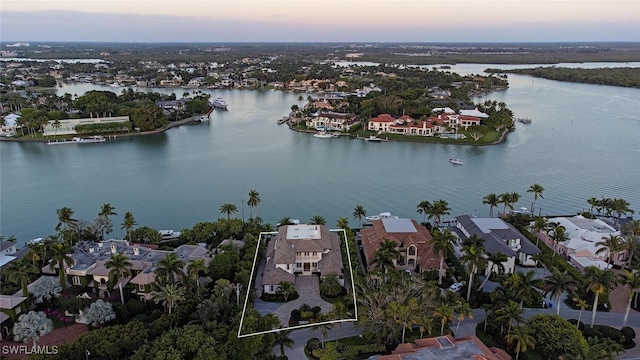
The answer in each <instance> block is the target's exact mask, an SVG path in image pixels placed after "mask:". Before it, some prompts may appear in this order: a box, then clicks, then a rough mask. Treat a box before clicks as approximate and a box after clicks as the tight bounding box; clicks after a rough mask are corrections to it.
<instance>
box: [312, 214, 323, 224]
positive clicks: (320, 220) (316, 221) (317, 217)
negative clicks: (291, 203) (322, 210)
mask: <svg viewBox="0 0 640 360" xmlns="http://www.w3.org/2000/svg"><path fill="white" fill-rule="evenodd" d="M310 221H311V222H310V224H311V225H326V224H327V220H326V219H325V218H324V216H321V215H314V216H313V217H312V218H311V219H310Z"/></svg>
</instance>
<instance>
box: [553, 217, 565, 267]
mask: <svg viewBox="0 0 640 360" xmlns="http://www.w3.org/2000/svg"><path fill="white" fill-rule="evenodd" d="M566 230H567V229H566V228H565V227H564V226H562V225H560V223H554V226H553V230H551V234H549V235H550V236H551V239H552V240H553V253H552V255H551V262H552V263H553V258H554V257H555V256H556V252H558V250H557V248H556V245H557V244H559V243H561V242H564V241H566V240H569V235H567V233H566Z"/></svg>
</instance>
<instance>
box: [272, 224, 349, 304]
mask: <svg viewBox="0 0 640 360" xmlns="http://www.w3.org/2000/svg"><path fill="white" fill-rule="evenodd" d="M343 271H344V265H343V263H342V252H341V250H340V237H339V236H338V234H336V233H333V232H330V231H329V228H327V227H326V226H325V225H307V224H296V225H284V226H280V227H279V228H278V234H277V235H276V236H275V237H273V238H271V239H270V240H269V241H268V244H267V253H266V264H265V268H264V274H263V276H262V286H263V292H265V293H267V294H275V293H276V291H277V290H278V284H279V283H280V282H282V281H286V282H290V283H292V284H294V285H295V283H296V276H304V275H319V276H320V277H321V278H322V277H324V276H327V275H336V276H338V278H339V279H340V282H341V284H342V285H344V274H343Z"/></svg>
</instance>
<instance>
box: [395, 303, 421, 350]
mask: <svg viewBox="0 0 640 360" xmlns="http://www.w3.org/2000/svg"><path fill="white" fill-rule="evenodd" d="M418 308H419V306H418V301H417V300H416V299H415V298H413V299H409V301H408V303H407V304H406V305H404V304H401V303H399V302H397V301H392V302H391V304H389V308H388V309H387V312H388V314H389V316H391V317H392V318H393V320H394V321H395V323H396V324H398V325H401V326H402V343H404V337H405V334H406V331H407V329H409V330H411V327H412V326H413V324H414V323H415V315H414V314H415V312H416V311H418Z"/></svg>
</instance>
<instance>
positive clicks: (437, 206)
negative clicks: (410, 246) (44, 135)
mask: <svg viewBox="0 0 640 360" xmlns="http://www.w3.org/2000/svg"><path fill="white" fill-rule="evenodd" d="M428 210H429V211H428V213H429V216H428V219H431V218H433V219H434V220H435V225H436V226H438V225H440V219H441V218H442V216H444V215H449V214H450V210H451V208H450V207H449V203H448V202H447V201H446V200H436V201H435V202H434V203H433V204H432V205H431V207H430V208H429V209H428Z"/></svg>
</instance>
